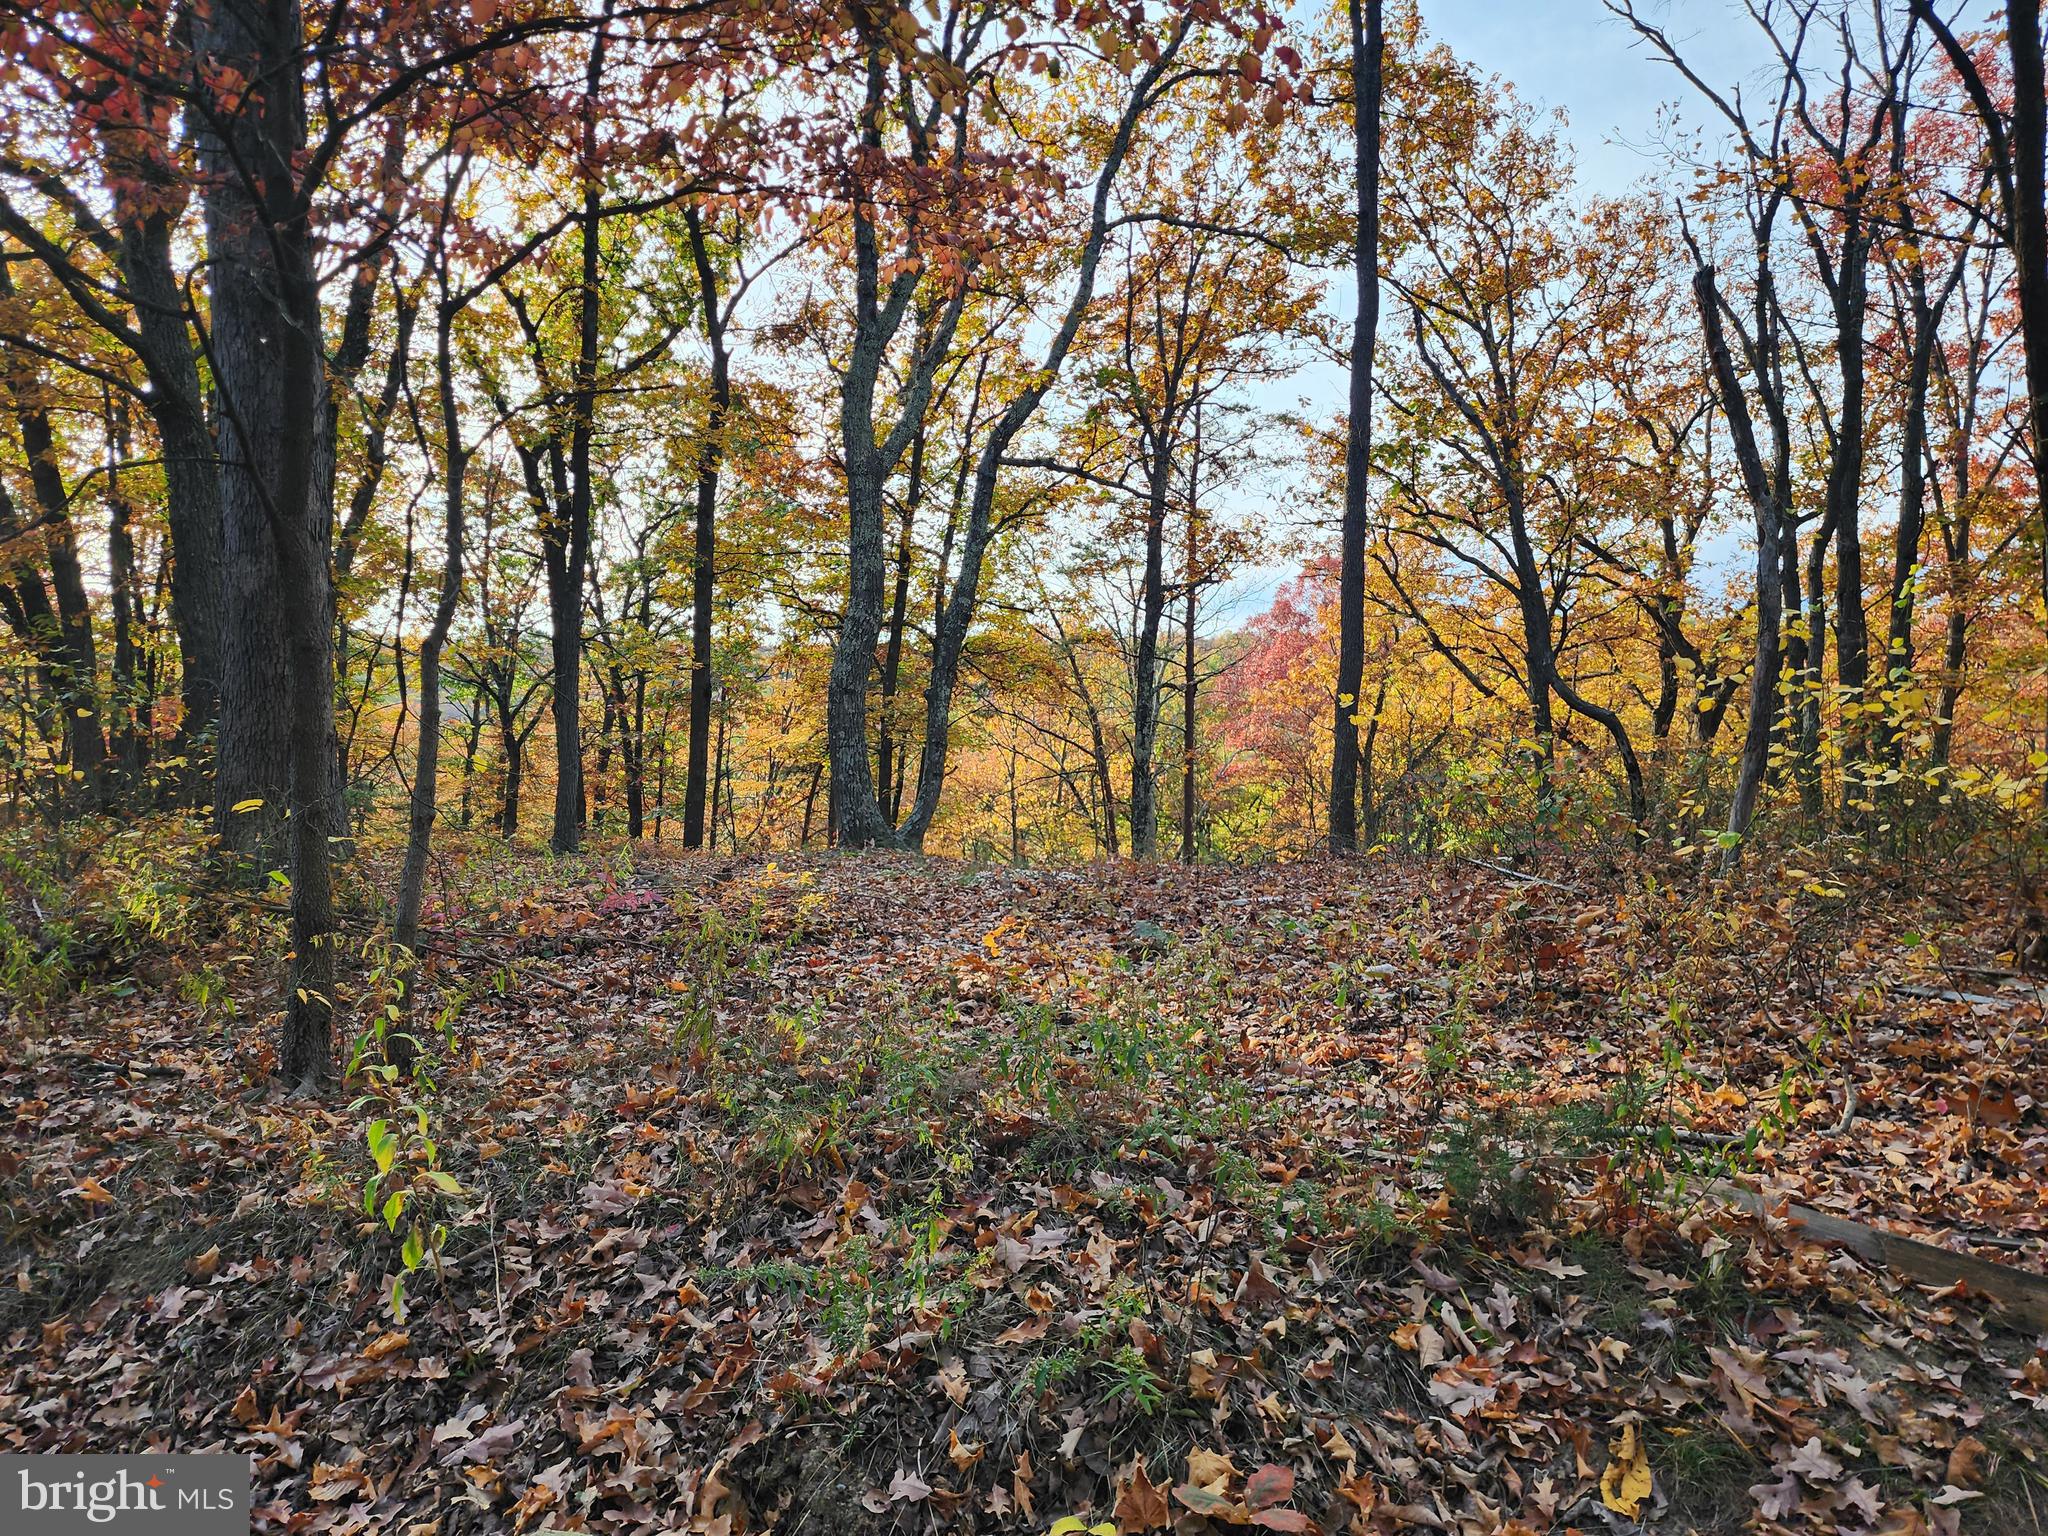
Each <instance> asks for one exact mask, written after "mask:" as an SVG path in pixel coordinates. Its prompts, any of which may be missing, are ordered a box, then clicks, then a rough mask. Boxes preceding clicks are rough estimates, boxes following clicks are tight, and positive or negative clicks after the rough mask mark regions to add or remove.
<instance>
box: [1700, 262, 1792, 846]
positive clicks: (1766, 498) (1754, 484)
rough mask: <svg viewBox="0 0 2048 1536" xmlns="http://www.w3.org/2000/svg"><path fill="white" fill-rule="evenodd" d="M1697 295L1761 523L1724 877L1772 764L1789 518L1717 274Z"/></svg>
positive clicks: (1706, 270) (1704, 278)
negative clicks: (1762, 443) (1752, 655)
mask: <svg viewBox="0 0 2048 1536" xmlns="http://www.w3.org/2000/svg"><path fill="white" fill-rule="evenodd" d="M1693 294H1694V297H1695V298H1696V299H1697V300H1698V302H1699V309H1700V323H1701V326H1702V329H1703V330H1704V332H1705V334H1706V340H1707V355H1708V358H1709V361H1710V362H1711V364H1712V366H1713V373H1714V383H1715V388H1716V389H1717V390H1718V392H1719V393H1720V396H1721V409H1722V413H1723V415H1724V416H1726V418H1727V421H1728V431H1729V435H1730V437H1732V438H1733V439H1734V442H1735V459H1736V463H1737V465H1738V466H1739V467H1740V469H1741V471H1742V482H1743V489H1744V490H1745V491H1746V492H1747V493H1748V495H1749V501H1750V507H1751V510H1752V512H1753V513H1754V516H1755V520H1756V660H1755V664H1754V667H1753V670H1752V671H1751V673H1750V681H1749V724H1748V727H1747V729H1746V730H1745V731H1744V733H1743V738H1742V757H1741V759H1740V761H1739V762H1738V764H1737V766H1736V771H1735V795H1734V798H1733V799H1732V800H1731V801H1730V803H1729V807H1728V841H1727V843H1726V845H1725V846H1724V847H1723V849H1722V853H1721V868H1722V871H1723V872H1724V873H1726V872H1729V871H1732V870H1733V869H1734V867H1735V864H1736V861H1737V860H1739V859H1740V858H1741V857H1742V839H1743V837H1744V835H1745V834H1747V832H1748V831H1749V824H1750V820H1751V818H1752V817H1753V816H1754V815H1755V812H1756V802H1757V795H1758V793H1759V792H1760V791H1761V790H1762V788H1763V782H1764V769H1765V768H1766V766H1768V764H1769V762H1770V755H1771V727H1772V722H1773V721H1774V720H1775V719H1776V717H1777V709H1778V673H1779V667H1780V654H1779V647H1778V631H1779V626H1780V621H1781V619H1782V617H1783V615H1782V613H1781V611H1780V608H1779V602H1780V598H1781V595H1782V594H1781V590H1780V583H1779V569H1778V565H1779V562H1778V538H1779V532H1780V529H1781V526H1782V523H1783V514H1782V511H1781V509H1780V508H1779V506H1778V503H1777V497H1776V496H1775V495H1774V494H1773V487H1772V483H1771V479H1770V476H1769V474H1768V473H1767V471H1766V470H1765V468H1764V461H1763V454H1762V453H1761V452H1760V451H1759V449H1758V448H1757V441H1756V432H1755V429H1754V428H1753V427H1752V426H1751V424H1750V419H1749V402H1748V400H1747V399H1746V398H1745V396H1744V394H1743V389H1742V380H1741V378H1740V377H1739V376H1738V375H1737V374H1736V372H1735V360H1734V357H1733V355H1732V354H1731V353H1730V352H1729V350H1728V342H1727V339H1726V333H1725V332H1724V330H1723V329H1722V325H1721V300H1720V294H1719V291H1718V290H1717V289H1716V288H1715V286H1714V273H1713V269H1712V268H1711V267H1701V268H1700V269H1699V271H1698V272H1696V273H1695V274H1694V275H1693Z"/></svg>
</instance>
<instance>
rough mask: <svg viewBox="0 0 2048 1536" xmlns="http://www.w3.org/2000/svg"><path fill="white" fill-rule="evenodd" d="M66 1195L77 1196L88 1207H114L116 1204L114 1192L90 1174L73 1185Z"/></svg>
mask: <svg viewBox="0 0 2048 1536" xmlns="http://www.w3.org/2000/svg"><path fill="white" fill-rule="evenodd" d="M65 1193H66V1194H68V1195H76V1196H77V1197H78V1198H79V1199H81V1200H83V1201H84V1202H85V1203H86V1204H88V1205H112V1204H113V1203H114V1194H113V1191H112V1190H110V1189H108V1188H107V1186H106V1185H104V1184H102V1183H101V1182H100V1181H99V1180H98V1179H96V1178H93V1177H92V1176H91V1175H90V1174H88V1175H86V1176H85V1177H84V1178H82V1179H80V1180H79V1181H78V1182H77V1183H76V1184H74V1185H72V1186H71V1188H69V1189H68V1190H66V1191H65Z"/></svg>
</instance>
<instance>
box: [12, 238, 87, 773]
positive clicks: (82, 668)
mask: <svg viewBox="0 0 2048 1536" xmlns="http://www.w3.org/2000/svg"><path fill="white" fill-rule="evenodd" d="M13 297H14V283H13V279H12V276H11V274H10V273H9V271H8V269H7V266H6V264H5V263H4V262H0V299H12V298H13ZM7 363H8V366H7V370H6V386H7V394H8V402H9V406H10V408H11V410H12V412H13V415H14V420H15V425H16V427H17V428H18V430H19V431H20V434H21V451H22V457H23V458H24V459H25V460H26V461H27V463H28V479H29V488H30V489H31V490H32V491H33V492H34V493H35V499H36V510H37V513H38V521H39V522H40V523H41V524H42V533H41V537H40V540H39V542H40V543H41V545H42V548H43V551H44V554H45V556H46V558H47V559H48V561H49V571H50V591H51V593H52V594H53V595H54V597H55V599H56V615H55V617H56V628H55V631H54V632H53V633H52V634H51V635H50V637H49V644H48V650H47V652H46V653H45V658H46V659H45V661H44V665H45V667H46V668H47V669H48V671H49V673H50V675H51V677H52V679H53V681H54V682H55V684H56V703H57V711H58V715H59V717H60V718H61V719H62V721H63V725H64V743H65V757H66V759H67V760H68V761H69V763H70V765H71V771H72V774H73V775H74V777H73V780H72V785H71V789H70V792H69V793H67V794H66V795H65V797H64V798H65V802H66V805H67V807H68V808H69V809H71V810H73V811H79V812H83V811H89V810H93V809H96V808H97V807H98V806H99V805H100V804H101V803H102V799H103V796H104V795H105V792H106V788H107V784H106V776H107V742H106V735H105V732H104V730H103V728H102V725H101V719H100V714H101V710H100V698H99V655H98V647H97V645H96V644H95V642H94V637H93V623H92V601H91V599H90V597H89V596H88V595H87V593H86V590H85V572H84V570H83V569H82V568H81V566H80V565H79V563H78V537H77V533H76V531H75V530H74V528H73V527H72V523H71V512H70V499H69V497H68V496H67V495H66V493H65V488H64V474H63V470H62V468H61V467H60V465H59V463H58V460H57V444H56V438H55V435H54V434H53V433H52V431H51V430H50V415H49V411H48V409H47V407H46V405H45V404H44V399H43V395H42V385H41V381H40V380H38V379H37V378H36V376H35V374H34V373H33V371H32V370H31V369H30V368H29V366H28V360H27V355H26V354H24V353H18V352H15V351H13V350H12V349H10V350H9V352H8V356H7Z"/></svg>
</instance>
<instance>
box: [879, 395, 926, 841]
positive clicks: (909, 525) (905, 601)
mask: <svg viewBox="0 0 2048 1536" xmlns="http://www.w3.org/2000/svg"><path fill="white" fill-rule="evenodd" d="M923 488H924V432H923V430H922V429H921V428H920V430H919V431H918V433H917V435H916V436H915V437H913V438H912V439H911V441H910V488H909V491H908V492H907V494H906V495H905V496H904V498H903V508H902V511H901V513H900V514H899V517H898V521H897V528H896V588H895V592H894V593H893V594H892V596H891V597H890V600H889V633H888V639H887V640H886V641H885V642H884V643H883V646H882V697H881V702H880V705H879V707H878V708H877V709H876V711H875V735H876V741H875V786H876V791H877V793H878V794H880V795H881V796H882V797H883V799H884V802H885V804H886V805H887V806H888V807H889V809H888V810H887V812H886V814H887V815H888V818H889V820H890V822H891V824H892V825H893V824H894V822H895V818H896V807H897V806H898V805H900V803H901V802H900V800H899V798H898V792H899V791H900V788H901V778H900V775H901V772H902V769H901V767H900V765H899V764H898V763H897V761H896V684H897V681H898V680H899V678H900V677H901V676H902V672H903V630H904V626H905V624H906V623H907V622H908V619H909V608H910V556H911V542H910V540H911V534H912V532H913V531H914V528H915V524H916V520H917V503H918V497H919V493H920V492H921V491H922V490H923Z"/></svg>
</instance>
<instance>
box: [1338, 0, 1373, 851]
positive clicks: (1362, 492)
mask: <svg viewBox="0 0 2048 1536" xmlns="http://www.w3.org/2000/svg"><path fill="white" fill-rule="evenodd" d="M1347 11H1348V14H1349V17H1350V22H1351V79H1352V98H1351V107H1352V146H1353V160H1354V165H1355V169H1354V188H1355V195H1356V199H1357V210H1356V215H1357V220H1358V224H1357V235H1356V239H1355V243H1354V246H1353V249H1352V257H1351V259H1352V266H1353V269H1354V271H1355V273H1356V276H1357V282H1358V315H1357V318H1356V320H1355V321H1354V322H1353V324H1352V328H1351V400H1350V416H1349V419H1348V421H1347V423H1346V426H1345V431H1344V524H1343V533H1342V536H1341V538H1340V540H1339V547H1338V556H1337V700H1336V713H1335V715H1334V717H1333V728H1334V735H1333V743H1332V747H1331V752H1330V851H1331V852H1332V853H1335V854H1345V853H1352V852H1355V851H1356V850H1357V847H1358V766H1359V754H1358V711H1359V706H1360V705H1361V704H1362V703H1363V700H1362V699H1361V698H1360V696H1359V695H1360V690H1361V689H1362V688H1363V687H1364V682H1365V536H1366V516H1367V510H1368V509H1367V501H1366V494H1367V489H1368V484H1367V482H1368V476H1369V473H1370V470H1371V465H1372V358H1373V344H1374V341H1375V340H1376V338H1377V335H1378V331H1379V317H1380V297H1379V201H1380V89H1381V87H1380V69H1381V61H1382V56H1383V55H1384V53H1385V34H1384V31H1383V28H1382V23H1381V14H1380V12H1381V0H1349V3H1348V5H1347Z"/></svg>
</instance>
